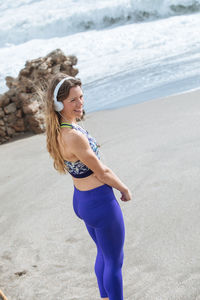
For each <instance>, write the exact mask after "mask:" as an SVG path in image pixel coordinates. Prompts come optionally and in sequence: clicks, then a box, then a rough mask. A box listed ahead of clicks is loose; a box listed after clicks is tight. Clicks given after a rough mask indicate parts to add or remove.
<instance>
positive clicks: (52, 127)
mask: <svg viewBox="0 0 200 300" xmlns="http://www.w3.org/2000/svg"><path fill="white" fill-rule="evenodd" d="M66 76H67V75H66V74H63V73H58V74H56V75H55V76H54V77H53V78H52V79H51V81H50V83H49V85H48V87H47V91H46V93H45V96H44V104H45V123H46V146H47V150H48V152H49V154H50V155H51V157H52V158H53V160H54V163H53V165H54V168H55V169H56V170H57V171H58V172H59V173H61V174H65V173H67V167H66V165H65V163H64V159H63V157H62V154H61V152H60V147H59V143H58V135H59V134H60V115H59V113H58V112H56V111H55V109H54V99H53V93H54V90H55V87H56V85H57V84H58V83H59V82H60V81H61V80H62V79H63V78H65V77H66ZM75 86H81V81H80V79H77V78H74V79H67V80H66V81H64V82H63V84H62V85H61V87H60V89H59V91H58V95H57V100H58V101H61V102H62V101H63V100H65V99H66V98H67V97H68V95H69V92H70V89H71V88H72V87H75Z"/></svg>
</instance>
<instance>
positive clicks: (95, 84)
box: [0, 0, 200, 112]
mask: <svg viewBox="0 0 200 300" xmlns="http://www.w3.org/2000/svg"><path fill="white" fill-rule="evenodd" d="M199 28H200V0H174V1H170V0H115V1H114V0H101V1H94V0H88V1H84V0H67V1H63V0H18V1H12V0H7V1H5V0H0V93H4V92H5V91H6V90H7V87H6V85H5V76H13V77H17V75H18V73H19V71H20V69H22V68H23V67H24V64H25V62H26V60H30V59H34V58H37V57H41V56H45V55H47V54H48V53H49V52H50V51H52V50H54V49H57V48H60V49H61V50H62V51H63V52H64V53H65V54H66V55H76V56H77V58H78V64H77V68H78V69H79V74H78V75H77V77H78V78H81V80H82V82H83V91H84V95H85V109H86V112H92V111H97V110H103V109H113V108H118V107H121V106H126V105H131V104H135V103H139V102H143V101H148V100H151V99H155V98H161V97H165V96H168V95H172V94H177V93H182V92H185V91H188V90H193V89H198V88H199V86H200V67H199V65H200V34H199Z"/></svg>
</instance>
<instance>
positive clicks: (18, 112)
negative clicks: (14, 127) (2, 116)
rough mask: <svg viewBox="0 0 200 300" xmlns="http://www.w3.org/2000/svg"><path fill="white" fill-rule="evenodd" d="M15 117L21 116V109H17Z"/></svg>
mask: <svg viewBox="0 0 200 300" xmlns="http://www.w3.org/2000/svg"><path fill="white" fill-rule="evenodd" d="M16 117H17V118H21V117H22V110H21V109H18V111H17V113H16Z"/></svg>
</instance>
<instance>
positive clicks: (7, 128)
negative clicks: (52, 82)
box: [0, 49, 78, 144]
mask: <svg viewBox="0 0 200 300" xmlns="http://www.w3.org/2000/svg"><path fill="white" fill-rule="evenodd" d="M76 64H77V58H76V57H75V56H74V55H70V56H66V55H65V54H64V52H63V51H62V50H60V49H56V50H54V51H52V52H51V53H49V54H47V55H46V56H45V57H39V58H37V59H33V60H28V61H26V63H25V67H24V68H23V69H22V70H21V71H20V72H19V74H18V77H17V78H13V77H11V76H7V77H6V84H7V86H8V88H9V90H8V91H7V92H6V93H4V94H3V95H0V130H1V131H0V132H1V134H0V144H1V143H3V142H5V141H7V140H9V139H10V137H12V136H15V135H21V134H23V133H24V132H26V131H32V132H34V133H41V132H44V131H45V122H44V103H43V102H42V101H41V98H40V96H39V94H40V93H37V92H38V90H40V89H44V90H45V89H46V87H47V82H48V80H49V78H50V76H52V74H56V73H58V72H60V71H61V72H63V73H64V74H66V75H69V76H76V74H77V73H78V69H77V68H74V67H73V66H74V65H76Z"/></svg>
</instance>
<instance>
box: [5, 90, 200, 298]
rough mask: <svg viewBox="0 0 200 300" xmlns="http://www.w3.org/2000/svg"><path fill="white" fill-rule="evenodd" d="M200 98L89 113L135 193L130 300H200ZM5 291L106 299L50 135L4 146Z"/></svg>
mask: <svg viewBox="0 0 200 300" xmlns="http://www.w3.org/2000/svg"><path fill="white" fill-rule="evenodd" d="M199 97H200V91H193V92H188V93H185V94H180V95H175V96H171V97H167V98H164V99H158V100H153V101H148V102H144V103H140V104H136V105H133V106H129V107H124V108H120V109H116V110H107V111H100V112H95V113H92V114H89V115H88V116H87V120H86V121H85V122H84V123H83V125H84V126H85V127H86V128H87V129H88V131H89V132H90V133H91V134H92V135H94V136H95V137H96V139H97V140H98V142H99V143H100V144H101V152H102V160H103V162H104V163H106V164H107V165H108V166H109V167H111V168H112V169H113V170H114V171H115V172H116V173H117V175H119V177H120V178H121V179H122V180H123V181H124V182H125V183H126V184H127V185H128V186H129V188H130V189H131V191H132V193H133V199H132V200H131V201H129V202H127V203H124V202H122V201H120V199H119V192H118V191H115V194H116V196H117V198H118V201H119V203H120V205H121V208H122V211H123V215H124V220H125V226H126V238H125V247H124V252H125V258H124V265H123V280H124V299H125V300H200V256H199V253H200V238H199V233H200V217H199V211H200V201H199V200H200V196H199V182H200V168H199V162H200V101H199ZM0 187H1V188H0V207H1V210H0V289H1V290H2V291H3V292H4V293H5V295H6V296H7V297H8V299H9V300H25V299H26V300H36V299H37V300H38V299H40V300H47V299H48V300H97V299H100V295H99V291H98V287H97V282H96V277H95V274H94V261H95V255H96V248H95V244H94V242H93V241H92V239H91V238H90V236H89V235H88V233H87V230H86V228H85V226H84V223H83V222H82V221H81V220H80V219H78V218H77V216H76V215H75V213H74V211H73V207H72V193H73V187H72V180H71V178H70V176H69V175H59V174H58V173H57V172H56V171H55V170H54V169H53V166H52V160H51V158H50V157H49V154H48V153H47V151H46V146H45V135H44V134H41V135H34V136H28V137H26V138H24V139H19V140H16V141H13V142H10V143H7V144H3V145H1V146H0Z"/></svg>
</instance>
